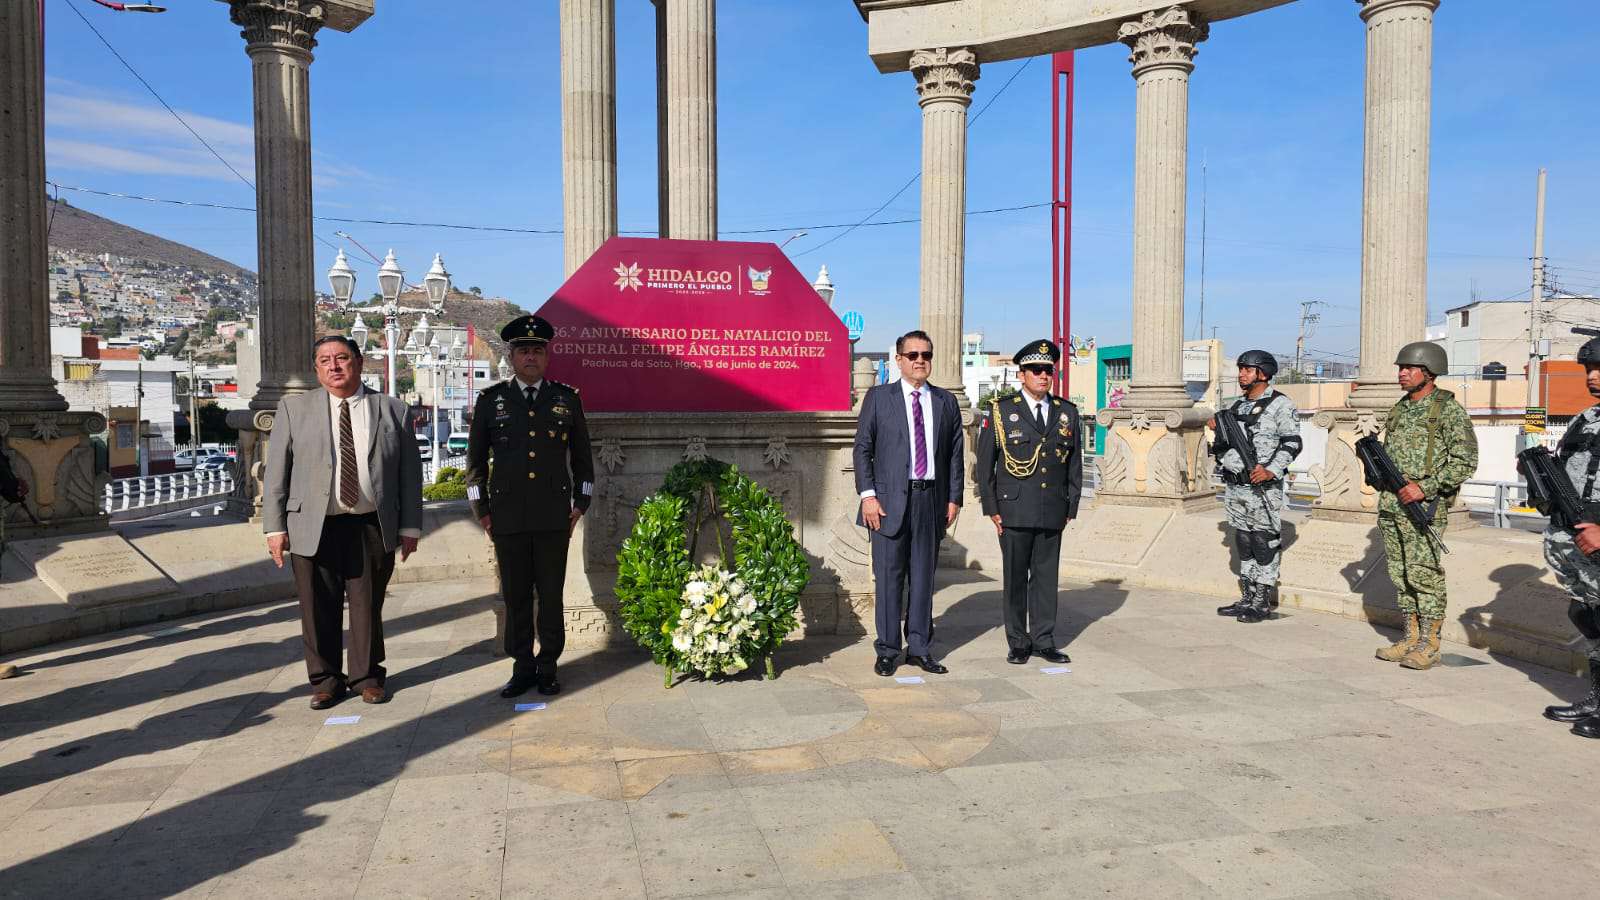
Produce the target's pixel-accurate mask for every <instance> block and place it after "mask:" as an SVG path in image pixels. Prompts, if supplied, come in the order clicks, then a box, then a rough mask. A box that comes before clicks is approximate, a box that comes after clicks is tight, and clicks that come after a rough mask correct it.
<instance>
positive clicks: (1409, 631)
mask: <svg viewBox="0 0 1600 900" xmlns="http://www.w3.org/2000/svg"><path fill="white" fill-rule="evenodd" d="M1405 616H1406V636H1405V637H1403V638H1401V639H1400V640H1398V641H1395V642H1394V643H1392V644H1390V645H1389V646H1387V647H1383V648H1380V649H1379V650H1378V652H1377V654H1376V656H1377V657H1378V658H1379V659H1381V660H1383V661H1384V662H1399V661H1400V660H1401V659H1402V658H1403V657H1404V656H1405V655H1406V654H1407V653H1409V652H1411V648H1412V647H1414V646H1416V643H1417V641H1419V640H1421V639H1422V627H1421V623H1420V622H1419V621H1418V616H1417V614H1416V613H1406V614H1405Z"/></svg>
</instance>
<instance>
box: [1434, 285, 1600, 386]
mask: <svg viewBox="0 0 1600 900" xmlns="http://www.w3.org/2000/svg"><path fill="white" fill-rule="evenodd" d="M1529 305H1530V304H1529V302H1528V301H1527V300H1502V301H1483V300H1479V301H1475V302H1473V303H1468V304H1466V305H1465V306H1457V307H1455V308H1454V309H1450V310H1447V311H1446V312H1445V316H1444V322H1443V323H1442V327H1439V326H1430V327H1429V330H1428V339H1429V340H1433V341H1436V342H1437V343H1438V344H1439V345H1440V346H1442V347H1444V349H1445V353H1446V354H1448V355H1449V357H1450V373H1451V374H1452V375H1477V374H1480V373H1481V372H1482V371H1483V367H1484V366H1485V365H1486V364H1488V363H1493V362H1498V363H1502V364H1504V365H1505V367H1506V371H1507V372H1523V371H1525V370H1526V368H1527V364H1528V350H1529V346H1528V343H1529V334H1528V310H1529ZM1540 312H1541V314H1542V317H1543V319H1544V321H1545V324H1544V328H1543V332H1544V334H1543V337H1545V338H1548V339H1549V341H1550V355H1549V358H1550V359H1555V360H1560V359H1573V358H1574V357H1576V356H1577V353H1578V348H1579V347H1580V346H1582V345H1583V342H1584V341H1586V340H1588V339H1589V338H1588V336H1586V335H1577V334H1573V333H1572V326H1574V325H1578V326H1587V327H1590V328H1600V297H1589V296H1576V295H1571V294H1560V295H1556V296H1553V297H1548V298H1546V299H1545V300H1544V301H1543V302H1542V303H1541V304H1540ZM1435 335H1438V336H1437V337H1436V336H1435Z"/></svg>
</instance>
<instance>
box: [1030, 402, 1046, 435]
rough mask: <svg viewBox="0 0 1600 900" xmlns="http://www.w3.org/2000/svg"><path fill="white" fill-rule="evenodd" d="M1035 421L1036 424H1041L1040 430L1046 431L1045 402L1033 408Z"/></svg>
mask: <svg viewBox="0 0 1600 900" xmlns="http://www.w3.org/2000/svg"><path fill="white" fill-rule="evenodd" d="M1033 420H1034V421H1035V422H1037V423H1039V430H1040V431H1043V430H1044V401H1043V400H1040V401H1039V403H1038V405H1037V406H1035V407H1034V408H1033Z"/></svg>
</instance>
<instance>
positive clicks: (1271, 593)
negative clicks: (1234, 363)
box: [1211, 350, 1300, 622]
mask: <svg viewBox="0 0 1600 900" xmlns="http://www.w3.org/2000/svg"><path fill="white" fill-rule="evenodd" d="M1238 365H1239V389H1240V390H1241V391H1243V392H1244V395H1243V396H1241V397H1240V398H1239V399H1238V400H1236V401H1234V404H1233V405H1232V406H1231V407H1229V408H1227V409H1225V410H1222V411H1221V412H1219V413H1218V414H1217V416H1216V418H1215V419H1213V420H1212V423H1211V426H1212V430H1213V431H1214V432H1215V433H1216V441H1215V443H1213V444H1212V445H1211V452H1212V454H1213V455H1215V456H1216V457H1217V465H1218V466H1220V467H1221V469H1222V484H1223V488H1222V504H1223V507H1224V508H1225V509H1226V510H1227V512H1228V524H1229V525H1230V526H1232V528H1233V542H1234V546H1235V547H1237V548H1238V551H1239V600H1238V602H1236V603H1230V604H1228V605H1227V606H1222V607H1218V609H1217V615H1219V616H1233V617H1234V618H1236V619H1238V620H1239V621H1240V622H1260V621H1261V620H1262V619H1265V618H1266V617H1267V616H1268V615H1269V614H1270V613H1271V611H1272V608H1273V607H1275V606H1277V605H1278V604H1277V599H1276V594H1277V590H1278V567H1279V565H1280V563H1281V562H1282V560H1283V539H1282V538H1283V531H1282V528H1283V487H1284V485H1283V478H1284V475H1285V474H1286V473H1287V472H1288V471H1289V464H1290V463H1292V462H1294V458H1295V457H1296V456H1299V455H1300V414H1299V412H1297V411H1296V410H1295V408H1294V402H1293V401H1291V400H1290V399H1289V398H1288V397H1286V396H1284V395H1283V394H1280V393H1278V392H1277V391H1275V390H1272V386H1271V381H1272V377H1273V376H1274V375H1276V374H1278V360H1277V358H1276V357H1274V356H1273V355H1272V354H1271V353H1268V352H1267V351H1265V350H1246V351H1245V352H1243V353H1241V354H1239V363H1238Z"/></svg>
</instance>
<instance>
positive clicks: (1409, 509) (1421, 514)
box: [1356, 434, 1450, 553]
mask: <svg viewBox="0 0 1600 900" xmlns="http://www.w3.org/2000/svg"><path fill="white" fill-rule="evenodd" d="M1356 457H1357V458H1359V459H1360V460H1361V468H1362V469H1364V470H1365V471H1366V476H1367V477H1366V481H1367V484H1370V485H1372V486H1373V487H1374V488H1377V489H1378V490H1380V491H1388V492H1389V493H1391V494H1395V495H1397V496H1398V495H1399V493H1400V489H1401V488H1404V487H1405V486H1406V484H1407V479H1406V476H1405V475H1404V474H1402V473H1401V471H1400V467H1399V466H1397V465H1395V464H1394V459H1393V458H1391V457H1390V456H1389V451H1388V450H1385V449H1384V448H1383V444H1381V443H1379V442H1378V439H1377V438H1375V437H1373V436H1372V435H1370V434H1369V435H1367V436H1366V437H1364V438H1361V439H1360V440H1358V441H1356ZM1438 505H1439V501H1437V500H1435V501H1433V502H1432V503H1428V502H1427V501H1424V500H1413V501H1411V502H1410V503H1401V504H1400V507H1401V508H1402V509H1404V510H1405V511H1406V515H1407V516H1408V517H1409V518H1410V519H1411V522H1412V524H1413V525H1416V526H1417V530H1418V531H1420V532H1422V533H1423V534H1425V535H1427V536H1428V538H1429V542H1430V543H1432V544H1433V545H1434V546H1435V547H1438V548H1439V551H1440V552H1441V553H1449V552H1450V548H1449V547H1446V546H1445V545H1444V540H1443V539H1442V538H1440V537H1439V535H1438V534H1436V533H1435V532H1434V530H1433V513H1434V510H1435V509H1437V508H1438Z"/></svg>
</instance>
